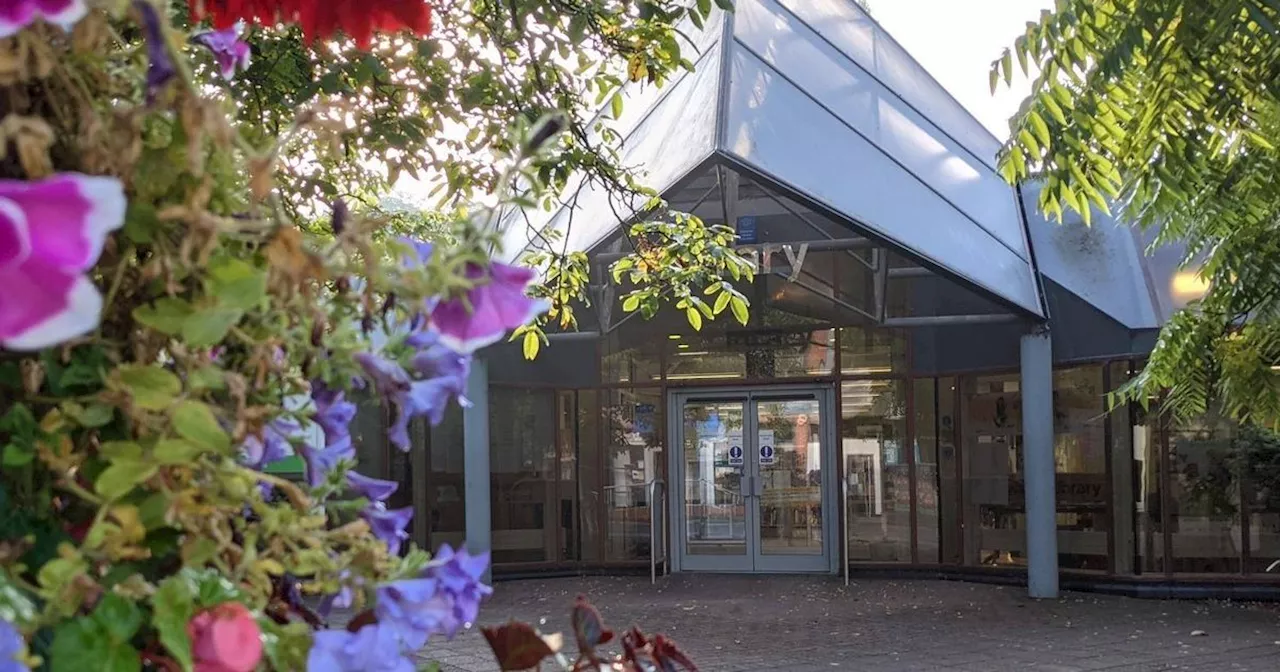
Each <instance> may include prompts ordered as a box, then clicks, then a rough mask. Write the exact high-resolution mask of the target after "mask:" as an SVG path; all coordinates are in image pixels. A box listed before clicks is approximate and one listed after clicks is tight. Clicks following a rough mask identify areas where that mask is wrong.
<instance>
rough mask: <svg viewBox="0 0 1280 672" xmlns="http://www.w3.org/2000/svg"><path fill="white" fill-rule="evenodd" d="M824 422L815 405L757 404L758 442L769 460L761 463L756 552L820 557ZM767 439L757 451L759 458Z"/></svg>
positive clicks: (804, 402)
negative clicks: (768, 444) (768, 453)
mask: <svg viewBox="0 0 1280 672" xmlns="http://www.w3.org/2000/svg"><path fill="white" fill-rule="evenodd" d="M821 417H822V412H821V404H820V403H819V402H818V400H816V399H803V400H792V401H759V402H757V404H756V427H757V430H758V433H759V436H761V437H766V436H771V437H772V438H773V444H772V446H771V447H772V448H773V450H774V452H773V460H772V462H768V463H766V461H765V460H760V480H761V484H762V487H761V496H760V552H761V553H762V554H764V555H822V553H823V548H822V427H821V426H820V425H819V422H820V420H821ZM765 440H766V439H765V438H761V439H760V440H759V444H760V445H758V446H757V447H756V448H757V449H758V450H761V451H762V453H761V454H763V446H764V442H765Z"/></svg>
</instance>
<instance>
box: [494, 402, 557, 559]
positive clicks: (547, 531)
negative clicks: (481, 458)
mask: <svg viewBox="0 0 1280 672" xmlns="http://www.w3.org/2000/svg"><path fill="white" fill-rule="evenodd" d="M556 418H557V414H556V393H555V392H554V391H551V390H532V389H518V388H504V387H490V388H489V481H490V497H491V499H490V506H491V507H492V508H491V511H492V516H493V542H492V543H493V562H494V563H495V564H498V563H512V562H546V561H551V560H554V559H555V555H556V549H557V531H556V527H557V521H558V519H559V515H558V506H557V503H558V502H557V499H558V498H557V496H556V480H557V478H556V477H557V475H558V470H557V467H556V456H557V445H556V425H555V422H556Z"/></svg>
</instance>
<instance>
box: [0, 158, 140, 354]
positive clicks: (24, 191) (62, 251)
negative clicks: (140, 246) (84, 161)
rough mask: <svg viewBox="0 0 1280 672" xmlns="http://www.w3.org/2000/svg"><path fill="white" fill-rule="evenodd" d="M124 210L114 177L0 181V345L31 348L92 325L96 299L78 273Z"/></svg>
mask: <svg viewBox="0 0 1280 672" xmlns="http://www.w3.org/2000/svg"><path fill="white" fill-rule="evenodd" d="M125 206H126V202H125V196H124V188H123V187H122V186H121V184H120V181H119V180H116V179H114V178H107V177H90V176H88V175H79V174H75V173H63V174H61V175H55V176H53V177H51V178H48V179H45V180H40V181H36V182H27V181H22V180H0V287H4V290H3V292H0V347H3V348H7V349H9V350H39V349H41V348H46V347H49V346H51V345H56V344H58V343H61V342H63V341H66V340H68V339H71V338H75V337H76V336H80V335H82V334H85V333H87V332H89V331H91V330H93V329H94V328H95V327H97V326H98V320H99V316H100V315H101V313H102V295H101V294H100V293H99V292H98V289H97V287H95V286H94V284H93V281H92V280H90V279H89V277H88V276H86V275H85V272H86V271H88V270H89V269H90V268H92V267H93V265H94V264H95V263H97V261H98V257H99V255H101V254H102V247H103V245H104V244H105V243H106V239H107V235H108V234H109V233H110V232H111V231H114V230H116V229H118V228H120V226H121V225H122V224H124V212H125Z"/></svg>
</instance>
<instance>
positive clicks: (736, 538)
mask: <svg viewBox="0 0 1280 672" xmlns="http://www.w3.org/2000/svg"><path fill="white" fill-rule="evenodd" d="M672 402H673V408H672V411H673V413H672V418H673V420H674V422H673V424H675V425H676V426H675V427H674V429H675V433H676V436H677V440H678V445H679V446H680V449H679V450H678V451H673V452H674V454H673V461H674V462H675V464H673V465H672V474H673V475H674V476H673V479H672V480H673V482H674V483H676V484H678V485H677V487H676V488H673V490H674V493H673V494H674V495H675V498H676V499H677V501H676V506H675V507H674V510H675V511H676V512H677V514H678V520H677V524H676V525H675V528H674V529H675V530H676V536H677V542H678V547H679V550H680V558H679V567H680V569H685V570H694V571H721V572H825V571H833V569H832V568H833V566H834V565H833V562H832V554H831V551H832V549H833V547H834V545H835V542H834V539H833V538H832V534H833V530H834V527H833V525H832V524H831V522H832V520H833V517H832V516H830V515H826V514H827V512H832V511H835V507H834V506H833V504H832V501H831V500H832V499H833V492H832V490H833V487H832V486H833V481H832V478H833V474H832V469H831V468H829V466H828V465H830V464H831V462H830V458H829V456H828V451H829V450H830V449H831V447H832V444H831V441H830V439H829V438H828V437H829V433H830V431H831V429H832V428H831V427H830V426H829V423H828V422H827V417H828V403H829V396H828V393H827V391H826V390H825V389H803V390H801V389H796V390H780V391H769V392H751V391H734V392H728V393H724V394H704V393H681V394H676V395H674V397H673V400H672Z"/></svg>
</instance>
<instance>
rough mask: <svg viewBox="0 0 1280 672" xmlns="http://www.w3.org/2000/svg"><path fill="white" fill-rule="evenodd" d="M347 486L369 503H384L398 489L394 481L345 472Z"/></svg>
mask: <svg viewBox="0 0 1280 672" xmlns="http://www.w3.org/2000/svg"><path fill="white" fill-rule="evenodd" d="M347 485H349V486H351V489H352V490H355V491H356V492H358V493H360V494H361V495H363V496H364V497H365V498H366V499H368V500H369V501H371V502H384V501H386V500H387V498H388V497H390V496H391V495H392V494H394V493H395V491H396V490H397V489H398V488H399V487H400V484H399V483H396V482H395V481H384V480H382V479H380V478H370V477H368V476H365V475H363V474H357V473H356V472H354V471H348V472H347Z"/></svg>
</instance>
